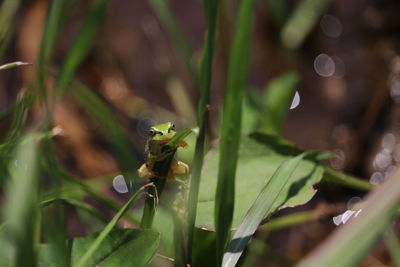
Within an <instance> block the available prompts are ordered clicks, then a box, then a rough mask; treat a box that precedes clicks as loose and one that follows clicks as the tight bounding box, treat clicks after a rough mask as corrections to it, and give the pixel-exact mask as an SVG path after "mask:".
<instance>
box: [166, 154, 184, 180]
mask: <svg viewBox="0 0 400 267" xmlns="http://www.w3.org/2000/svg"><path fill="white" fill-rule="evenodd" d="M187 173H189V166H188V165H187V164H186V163H183V162H182V161H179V160H176V159H173V160H172V162H171V167H170V168H169V171H168V176H167V180H168V181H175V180H177V179H175V174H187Z"/></svg>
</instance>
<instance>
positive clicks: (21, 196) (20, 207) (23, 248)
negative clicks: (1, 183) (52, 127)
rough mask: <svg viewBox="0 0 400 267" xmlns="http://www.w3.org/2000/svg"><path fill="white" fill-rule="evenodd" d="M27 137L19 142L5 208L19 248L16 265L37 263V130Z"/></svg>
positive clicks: (13, 236)
mask: <svg viewBox="0 0 400 267" xmlns="http://www.w3.org/2000/svg"><path fill="white" fill-rule="evenodd" d="M27 137H28V138H27V139H25V141H24V142H21V143H20V144H19V145H18V146H17V150H16V156H15V158H14V160H13V161H12V164H11V165H10V174H11V180H10V181H9V184H8V190H7V196H8V198H7V199H8V200H7V203H6V206H5V210H4V212H5V215H6V221H7V225H6V227H7V230H8V233H9V236H10V238H11V242H12V243H13V244H14V247H15V249H16V254H15V258H14V264H15V266H35V265H36V245H37V242H38V240H37V239H36V238H37V236H36V230H37V229H36V226H37V225H38V224H37V214H38V213H37V198H38V196H37V193H38V192H37V187H38V180H37V160H38V142H37V139H36V138H35V137H36V136H35V133H31V134H29V135H27Z"/></svg>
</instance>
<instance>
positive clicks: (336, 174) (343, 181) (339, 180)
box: [322, 167, 375, 191]
mask: <svg viewBox="0 0 400 267" xmlns="http://www.w3.org/2000/svg"><path fill="white" fill-rule="evenodd" d="M322 181H323V182H332V183H335V184H340V185H343V186H347V187H350V188H353V189H358V190H363V191H370V190H372V189H374V187H375V186H373V185H372V184H370V183H369V182H366V181H364V180H361V179H359V178H356V177H354V176H351V175H348V174H345V173H343V172H340V171H337V170H334V169H332V168H330V167H326V168H325V176H324V178H323V180H322Z"/></svg>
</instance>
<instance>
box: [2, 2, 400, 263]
mask: <svg viewBox="0 0 400 267" xmlns="http://www.w3.org/2000/svg"><path fill="white" fill-rule="evenodd" d="M49 2H51V1H47V0H25V1H20V0H11V1H10V0H3V1H2V5H3V6H2V10H1V12H2V13H1V17H0V19H1V25H0V37H1V38H2V46H1V48H0V53H1V54H0V56H1V64H4V63H8V62H13V61H23V62H28V63H31V64H32V65H29V66H23V67H20V68H16V69H11V70H7V71H3V72H1V73H0V111H6V110H7V109H8V108H10V107H11V106H12V105H13V103H15V102H16V101H17V99H18V98H19V97H21V94H23V92H25V91H29V90H34V84H35V75H36V72H37V62H38V57H39V51H40V43H41V39H42V34H43V29H44V25H45V20H46V14H47V9H48V6H49ZM88 2H89V1H77V0H73V1H70V2H69V3H68V5H67V9H68V10H67V12H65V13H66V15H65V16H64V17H63V20H62V30H61V31H60V34H59V38H58V41H57V45H56V47H55V50H54V54H53V59H54V60H53V62H52V65H51V68H52V70H53V71H54V73H56V72H57V70H58V69H59V68H60V66H61V65H62V64H63V62H64V60H65V58H66V56H68V50H69V48H70V46H71V44H72V42H73V41H74V39H75V37H76V36H77V34H78V31H79V28H80V25H81V24H82V22H83V20H84V18H85V16H86V15H87V11H88V9H89V7H90V3H88ZM4 7H6V8H4ZM237 7H238V1H236V0H223V1H221V10H220V12H221V14H220V20H219V26H218V36H217V52H216V59H215V65H214V76H213V85H212V96H211V99H212V100H211V106H210V110H211V121H210V126H211V127H210V132H209V137H210V139H209V140H210V141H213V140H215V139H216V138H217V137H218V125H219V111H220V109H221V105H222V103H223V92H224V87H225V84H224V81H225V77H226V68H227V63H228V60H229V50H230V47H231V45H232V44H231V39H232V34H233V33H234V31H235V17H236V11H237ZM5 10H6V11H7V12H5ZM398 14H400V2H399V1H396V0H353V1H345V0H336V1H332V0H331V1H329V0H302V1H300V0H297V1H295V0H286V1H273V0H259V1H256V8H255V11H254V20H253V33H252V46H251V50H250V51H251V52H250V64H249V66H250V68H249V73H248V79H247V85H248V88H247V92H248V93H247V94H248V95H247V96H248V98H246V99H247V100H246V101H250V102H251V99H252V98H251V96H252V95H253V96H254V94H257V93H262V92H264V91H265V90H266V89H267V88H268V85H270V84H271V81H272V82H274V81H279V79H286V80H285V81H286V83H287V86H291V87H293V90H295V91H296V93H295V97H294V99H293V103H292V106H291V109H290V110H289V111H288V114H287V121H286V123H285V126H284V130H283V136H284V137H285V138H286V139H288V140H290V141H292V142H293V143H295V144H297V146H299V147H300V148H302V149H313V150H327V151H331V152H332V153H333V154H334V155H335V157H334V158H332V159H331V160H329V164H330V165H331V166H332V167H333V168H334V169H338V170H342V171H345V172H348V173H351V174H353V175H355V176H359V177H362V178H363V179H365V180H368V181H369V182H370V183H372V184H380V183H382V182H383V181H384V180H385V178H386V177H387V176H388V175H389V174H390V173H392V172H393V171H394V170H395V169H396V168H397V166H399V164H400V134H399V129H400V54H399V53H400V46H399V43H400V42H399V41H400V19H399V15H398ZM204 30H205V25H204V18H203V11H202V1H200V0H194V1H185V0H169V1H165V0H149V1H122V0H112V1H110V2H109V5H108V7H107V10H106V15H105V17H104V19H103V21H102V24H101V27H100V31H99V33H98V34H97V35H96V38H95V40H94V42H93V46H92V47H91V49H90V50H89V53H88V55H87V57H86V58H85V59H84V61H83V62H82V64H81V66H80V67H79V69H78V72H77V74H76V80H79V81H80V82H82V83H83V84H84V85H85V86H87V87H88V88H91V90H93V91H94V92H95V93H96V94H97V95H98V96H99V97H100V99H102V100H103V101H104V103H106V104H107V105H108V106H109V108H110V109H111V111H112V113H113V114H115V116H116V117H117V119H118V121H119V123H120V124H121V125H122V126H123V128H125V129H126V132H127V133H128V136H129V140H130V141H131V143H132V151H134V154H135V156H136V158H137V163H135V162H132V164H133V165H134V164H136V165H137V166H139V165H138V164H140V163H141V162H142V161H143V156H142V154H143V147H144V143H145V140H146V135H147V129H148V127H149V125H153V124H156V123H161V122H165V121H174V122H175V124H176V125H177V127H178V128H179V129H183V128H189V127H194V126H196V112H197V104H196V103H197V102H198V97H199V93H198V88H197V86H196V79H197V78H196V69H197V68H198V65H199V60H200V56H201V49H202V45H203V41H204V40H203V38H204ZM4 40H6V41H4ZM285 77H286V78H285ZM288 77H289V78H288ZM47 82H48V83H49V86H48V87H49V88H51V81H47ZM254 92H255V93H254ZM246 105H247V104H245V107H246ZM39 114H40V107H39V106H38V107H36V108H33V109H32V110H31V111H30V112H29V114H28V120H29V121H31V122H34V121H35V120H38V116H39ZM246 114H247V113H246V109H245V114H244V122H243V124H244V128H246V125H248V124H251V122H249V121H247V120H246V118H247V117H246ZM52 116H53V117H54V128H53V131H56V135H57V136H56V144H57V146H56V151H57V155H58V157H59V158H60V160H61V161H62V163H63V165H64V166H65V167H66V168H67V169H68V170H69V171H70V172H71V173H72V174H73V175H74V176H76V177H79V178H81V179H96V177H107V176H111V177H114V176H115V175H116V174H118V173H119V172H120V169H119V165H118V164H117V160H116V159H115V151H113V148H112V146H111V145H110V144H109V142H107V140H106V138H105V137H104V134H103V133H102V132H101V131H100V129H99V128H100V126H99V124H98V123H97V121H96V120H95V119H93V118H92V117H91V116H89V115H88V112H87V110H86V108H85V107H84V105H82V102H79V101H77V100H76V97H73V96H71V95H68V94H67V95H66V96H65V97H63V99H62V100H61V101H60V102H59V103H58V104H57V106H56V108H55V110H54V112H53V114H52ZM10 127H11V119H10V118H9V117H7V116H2V118H1V121H0V137H1V138H4V137H5V136H6V134H7V132H8V130H9V129H10ZM244 130H245V129H244ZM110 131H112V129H110ZM189 142H194V137H193V140H189ZM191 148H192V149H193V148H194V145H193V143H192V145H191ZM190 154H191V151H190V150H189V151H186V155H183V157H186V158H189V159H188V160H189V161H190ZM111 179H112V178H111ZM105 194H107V195H108V196H109V197H111V198H114V199H120V196H119V195H118V193H117V192H116V191H115V190H113V189H112V188H111V189H110V190H108V191H107V192H105ZM359 196H362V194H361V193H360V192H358V191H355V190H350V189H345V188H343V187H339V186H333V185H331V184H329V185H321V186H319V191H318V193H317V195H316V197H314V199H313V200H312V201H311V202H310V203H309V204H307V205H305V206H302V207H298V208H295V209H291V210H287V211H282V212H281V214H282V213H292V212H297V211H301V210H308V209H311V208H312V209H314V210H316V211H320V213H319V214H318V216H317V217H318V220H315V221H313V222H308V223H307V224H304V225H299V226H296V227H292V228H289V229H283V230H279V231H275V232H273V233H271V234H269V235H267V236H264V237H262V238H264V239H265V240H267V241H268V244H269V249H270V250H273V253H272V252H265V253H264V254H265V257H268V255H272V254H273V255H275V258H273V261H274V263H271V266H273V264H276V265H277V266H285V265H290V264H291V263H293V262H295V261H297V260H298V259H300V258H301V257H303V256H304V255H305V254H306V253H307V252H309V251H310V250H312V249H313V248H314V247H315V246H317V245H318V243H319V242H320V241H322V240H323V239H324V238H325V237H326V236H327V235H328V234H329V233H330V231H332V230H333V229H334V228H335V227H336V226H335V224H334V223H333V221H332V217H333V216H335V215H337V214H340V213H342V212H344V211H346V209H347V204H348V202H349V201H350V202H351V201H354V197H359ZM69 214H70V215H71V216H69V222H70V223H69V225H70V226H69V229H68V230H69V235H70V236H71V237H72V236H79V235H83V234H84V230H83V229H81V227H80V224H79V222H77V221H78V219H77V215H76V214H75V213H74V211H72V210H71V211H69ZM272 248H273V249H272ZM261 255H263V254H262V253H261ZM258 264H259V266H263V260H262V257H260V260H259V261H258ZM390 264H391V262H390V257H389V256H388V254H387V252H386V249H385V248H384V246H383V245H382V244H378V245H377V247H376V248H375V250H374V252H373V253H372V254H371V255H370V256H369V257H368V258H367V259H366V260H365V261H364V263H363V266H388V265H390Z"/></svg>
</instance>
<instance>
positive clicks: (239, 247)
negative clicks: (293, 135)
mask: <svg viewBox="0 0 400 267" xmlns="http://www.w3.org/2000/svg"><path fill="white" fill-rule="evenodd" d="M303 157H304V154H300V155H298V156H297V157H295V158H293V159H290V160H288V161H286V162H285V163H283V164H282V166H280V167H279V168H278V169H277V170H276V172H275V173H274V175H272V177H271V179H270V180H269V181H268V183H267V184H266V185H265V186H264V188H263V189H262V191H261V192H260V194H259V195H258V197H257V199H256V201H255V202H254V203H253V206H252V207H251V208H250V209H249V211H248V212H247V214H246V216H245V217H244V219H243V221H242V223H241V224H240V226H239V228H238V229H237V230H236V232H235V234H234V236H233V238H232V240H231V242H230V243H229V245H228V248H227V250H226V253H225V254H224V258H223V263H222V266H224V267H228V266H235V265H236V263H237V262H238V261H239V258H240V256H241V255H242V253H243V251H244V249H245V248H246V246H247V244H248V242H249V241H250V238H251V236H252V235H253V234H254V233H255V232H256V230H257V228H258V226H259V225H260V223H261V222H262V221H263V219H264V218H265V217H267V216H269V215H271V213H272V212H274V209H276V207H277V205H276V204H277V203H276V200H277V197H278V196H279V194H280V193H281V192H282V190H283V188H284V187H285V185H286V184H287V182H288V181H289V179H290V177H291V176H292V174H293V172H294V170H295V169H296V167H297V166H298V165H299V163H300V162H301V160H302V159H303ZM249 175H251V174H249ZM278 204H279V203H278Z"/></svg>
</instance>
